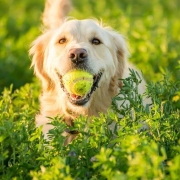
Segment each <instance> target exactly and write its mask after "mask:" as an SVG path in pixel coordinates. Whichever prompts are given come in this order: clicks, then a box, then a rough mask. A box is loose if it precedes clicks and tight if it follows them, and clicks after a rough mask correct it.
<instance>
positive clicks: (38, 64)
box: [30, 0, 145, 136]
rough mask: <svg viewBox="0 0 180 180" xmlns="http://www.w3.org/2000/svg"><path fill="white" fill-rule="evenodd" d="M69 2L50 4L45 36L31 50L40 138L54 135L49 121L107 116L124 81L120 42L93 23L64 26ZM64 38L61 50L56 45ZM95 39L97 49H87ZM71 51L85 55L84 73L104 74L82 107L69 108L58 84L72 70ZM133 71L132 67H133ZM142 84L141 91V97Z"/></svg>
mask: <svg viewBox="0 0 180 180" xmlns="http://www.w3.org/2000/svg"><path fill="white" fill-rule="evenodd" d="M70 4H71V3H70V1H69V0H48V1H47V2H46V7H45V11H44V15H43V22H44V25H45V26H46V27H47V30H46V31H45V32H44V33H43V34H42V35H41V36H40V37H38V38H37V39H36V40H35V41H34V43H33V45H32V48H31V50H30V54H31V55H32V57H33V58H32V67H34V71H35V74H36V76H37V77H38V78H39V79H40V80H41V82H42V94H41V97H40V104H41V105H40V106H41V108H40V114H39V115H37V117H36V123H37V126H40V125H43V133H44V134H45V136H46V135H47V132H48V131H49V130H50V129H52V128H53V127H52V125H48V124H47V123H48V122H49V121H50V119H49V118H47V117H55V116H60V117H63V119H64V121H65V122H66V123H67V124H68V125H73V122H74V120H75V118H76V117H78V116H79V115H84V116H88V117H91V116H98V114H99V113H100V112H103V113H106V112H107V110H108V109H109V108H110V106H111V100H112V98H113V97H114V96H115V95H116V94H117V93H118V92H119V90H120V88H121V87H122V82H121V81H120V80H119V79H122V78H125V77H128V73H129V71H128V66H129V64H128V61H127V56H128V51H127V47H126V42H125V39H124V37H123V36H122V35H121V34H119V33H117V32H116V31H113V30H112V29H110V28H108V27H104V26H103V25H102V24H101V23H99V22H97V21H94V20H91V19H85V20H75V19H74V20H64V18H65V15H66V14H67V13H68V12H69V9H70ZM62 38H66V40H67V41H66V42H65V43H64V44H60V43H59V40H60V39H62ZM93 38H98V39H99V40H100V41H101V44H99V45H94V44H92V43H91V40H92V39H93ZM73 48H83V49H86V51H87V53H88V61H87V64H86V67H87V69H88V70H89V71H90V72H91V73H92V74H97V73H98V72H99V71H103V75H102V77H101V79H100V82H99V87H98V88H97V89H96V91H95V92H94V93H93V94H92V96H91V98H90V100H89V101H88V102H87V103H86V104H85V105H83V106H77V105H74V104H72V103H71V102H69V100H68V98H67V95H66V93H65V92H64V91H63V89H62V88H61V85H60V78H59V76H58V75H57V72H58V74H60V75H61V76H63V75H64V74H65V73H66V72H68V71H69V70H71V69H72V68H74V66H73V64H72V62H71V61H70V60H69V59H68V55H67V54H68V52H69V51H70V49H73ZM131 66H132V65H131ZM144 88H145V82H143V83H142V85H141V86H140V92H141V93H143V92H144Z"/></svg>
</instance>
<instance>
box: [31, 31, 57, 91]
mask: <svg viewBox="0 0 180 180" xmlns="http://www.w3.org/2000/svg"><path fill="white" fill-rule="evenodd" d="M50 37H51V32H47V33H45V34H43V35H41V36H39V37H38V38H37V39H36V40H35V41H34V42H33V43H32V46H31V49H30V51H29V54H30V55H31V56H32V63H31V67H34V72H35V75H36V76H37V77H38V78H39V79H40V80H41V82H42V86H43V89H44V90H51V89H53V88H54V87H55V85H54V83H53V81H52V80H51V78H50V77H49V76H48V74H47V73H46V71H45V69H44V59H45V54H46V53H47V51H48V42H49V40H50Z"/></svg>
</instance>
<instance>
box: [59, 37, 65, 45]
mask: <svg viewBox="0 0 180 180" xmlns="http://www.w3.org/2000/svg"><path fill="white" fill-rule="evenodd" d="M66 41H67V40H66V38H61V39H60V40H59V44H64V43H65V42H66Z"/></svg>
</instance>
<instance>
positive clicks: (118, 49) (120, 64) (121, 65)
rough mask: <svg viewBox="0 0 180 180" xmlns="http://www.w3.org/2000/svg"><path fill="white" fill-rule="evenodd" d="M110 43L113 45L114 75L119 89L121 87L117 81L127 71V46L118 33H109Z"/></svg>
mask: <svg viewBox="0 0 180 180" xmlns="http://www.w3.org/2000/svg"><path fill="white" fill-rule="evenodd" d="M109 33H110V35H111V38H112V42H113V45H114V50H115V53H116V58H117V59H116V62H115V63H116V67H117V68H116V73H115V79H118V86H119V87H120V88H121V87H122V85H123V84H122V81H120V80H119V79H122V78H123V75H124V72H125V71H127V64H128V62H127V58H128V55H129V53H128V50H127V45H126V42H125V38H124V37H123V36H122V35H120V34H119V33H117V32H115V31H109Z"/></svg>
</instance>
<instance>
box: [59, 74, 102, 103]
mask: <svg viewBox="0 0 180 180" xmlns="http://www.w3.org/2000/svg"><path fill="white" fill-rule="evenodd" d="M56 73H57V75H58V77H59V79H60V84H61V88H62V89H63V91H64V92H65V93H66V95H67V97H68V100H69V101H70V102H71V103H72V104H74V105H77V106H82V105H85V104H86V103H87V102H88V101H89V99H90V98H91V95H92V94H93V92H94V91H95V90H96V89H97V88H98V84H99V81H100V79H101V76H102V74H103V71H100V72H99V73H98V74H95V75H94V76H93V85H92V87H91V90H90V91H89V92H88V93H87V94H86V95H84V96H78V95H75V94H70V93H69V92H68V91H67V90H66V88H65V87H64V84H63V81H62V76H61V75H60V74H59V73H58V72H56Z"/></svg>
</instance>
